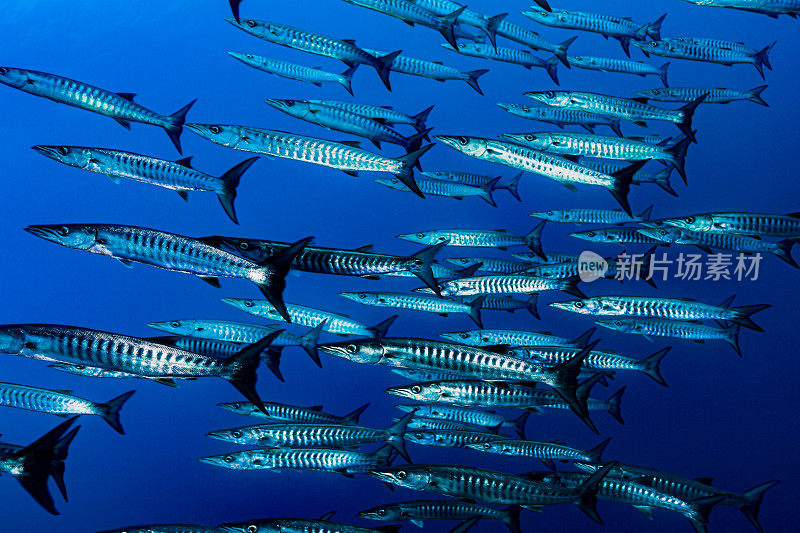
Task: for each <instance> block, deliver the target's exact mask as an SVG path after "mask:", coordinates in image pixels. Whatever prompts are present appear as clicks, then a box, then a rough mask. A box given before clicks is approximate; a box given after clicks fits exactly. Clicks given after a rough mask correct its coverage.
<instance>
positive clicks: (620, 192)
mask: <svg viewBox="0 0 800 533" xmlns="http://www.w3.org/2000/svg"><path fill="white" fill-rule="evenodd" d="M646 163H647V160H646V159H645V160H643V161H637V162H636V163H634V164H632V165H630V166H627V167H625V168H622V169H620V170H618V171H616V172H614V173H613V174H611V175H612V176H613V177H614V178H616V179H615V180H614V184H613V185H612V186H611V188H609V189H608V190H609V192H611V195H612V196H613V197H614V199H615V200H616V201H617V203H619V205H620V206H622V209H623V210H624V211H625V212H626V213H627V214H628V216H633V213H632V212H631V204H630V203H628V193H629V192H630V191H631V183H633V175H634V174H636V173H637V172H639V170H641V168H642V167H643V166H644V165H645V164H646Z"/></svg>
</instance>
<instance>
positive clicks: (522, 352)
mask: <svg viewBox="0 0 800 533" xmlns="http://www.w3.org/2000/svg"><path fill="white" fill-rule="evenodd" d="M550 305H553V304H550ZM580 351H581V349H580V348H566V347H558V346H518V347H512V348H509V349H508V351H507V352H506V353H508V354H509V355H511V356H512V357H517V358H519V359H530V360H532V361H534V362H536V363H541V364H543V365H558V364H561V363H563V362H564V361H568V360H569V359H571V358H573V357H575V355H577V354H578V353H580ZM669 351H670V348H664V349H663V350H659V351H657V352H656V353H654V354H652V355H650V356H649V357H645V358H642V359H632V358H630V357H625V356H622V355H618V354H616V353H614V352H606V351H602V350H592V352H591V353H590V354H589V355H588V356H586V359H584V360H583V365H582V366H583V368H586V369H589V370H595V371H597V370H612V371H617V370H634V371H639V372H642V373H643V374H645V375H646V376H648V377H649V378H651V379H652V380H653V381H655V382H656V383H658V384H659V385H663V386H665V387H666V386H667V383H666V382H665V381H664V378H663V377H661V370H660V365H661V361H662V359H664V356H666V355H667V353H668V352H669Z"/></svg>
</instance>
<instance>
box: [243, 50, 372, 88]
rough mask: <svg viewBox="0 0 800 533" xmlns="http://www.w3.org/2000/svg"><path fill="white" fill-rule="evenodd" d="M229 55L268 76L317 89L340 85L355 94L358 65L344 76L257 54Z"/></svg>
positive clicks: (343, 74) (349, 69)
mask: <svg viewBox="0 0 800 533" xmlns="http://www.w3.org/2000/svg"><path fill="white" fill-rule="evenodd" d="M228 54H229V55H230V56H231V57H234V58H236V59H238V60H239V61H241V62H242V63H244V64H245V65H247V66H249V67H253V68H254V69H256V70H260V71H262V72H266V73H267V74H274V75H275V76H280V77H281V78H288V79H290V80H295V81H303V82H306V83H311V84H313V85H316V86H317V87H322V84H323V83H338V84H339V85H341V86H342V87H344V88H345V89H346V90H347V92H349V93H350V94H351V95H352V94H353V87H352V81H353V74H355V72H356V69H357V68H358V64H355V65H353V66H352V67H350V68H348V69H347V70H346V71H345V72H343V73H342V74H334V73H332V72H326V71H324V70H322V69H320V68H319V67H306V66H305V65H298V64H297V63H290V62H289V61H281V60H280V59H272V58H270V57H264V56H257V55H255V54H244V53H241V52H228Z"/></svg>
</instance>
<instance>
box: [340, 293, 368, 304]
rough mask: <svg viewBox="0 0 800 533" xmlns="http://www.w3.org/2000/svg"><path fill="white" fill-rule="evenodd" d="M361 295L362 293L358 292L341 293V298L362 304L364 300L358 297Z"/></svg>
mask: <svg viewBox="0 0 800 533" xmlns="http://www.w3.org/2000/svg"><path fill="white" fill-rule="evenodd" d="M359 294H360V293H357V292H340V293H339V296H341V297H342V298H347V299H348V300H351V301H353V302H360V301H361V300H362V299H363V298H360V297H359V296H358V295H359Z"/></svg>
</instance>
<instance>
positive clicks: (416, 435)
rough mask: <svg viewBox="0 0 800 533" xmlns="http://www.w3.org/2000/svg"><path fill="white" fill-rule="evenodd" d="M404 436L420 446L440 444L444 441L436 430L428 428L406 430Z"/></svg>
mask: <svg viewBox="0 0 800 533" xmlns="http://www.w3.org/2000/svg"><path fill="white" fill-rule="evenodd" d="M404 438H405V439H406V440H407V441H409V442H413V443H414V444H419V445H420V446H438V445H439V444H441V441H442V439H441V438H440V435H439V434H437V433H436V432H435V431H427V430H417V431H406V433H405V435H404Z"/></svg>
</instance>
